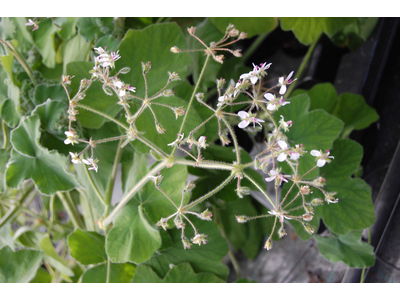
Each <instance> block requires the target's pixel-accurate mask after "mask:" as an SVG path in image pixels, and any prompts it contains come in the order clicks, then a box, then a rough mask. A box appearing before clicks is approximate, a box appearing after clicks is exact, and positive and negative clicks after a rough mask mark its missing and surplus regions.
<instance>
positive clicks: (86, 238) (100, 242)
mask: <svg viewBox="0 0 400 300" xmlns="http://www.w3.org/2000/svg"><path fill="white" fill-rule="evenodd" d="M105 243H106V239H105V237H104V236H102V235H100V234H98V233H96V232H91V231H84V230H82V229H79V228H78V229H76V230H75V231H74V232H73V233H71V234H70V235H69V236H68V246H69V248H70V249H71V252H70V254H71V256H72V257H73V258H75V259H76V260H77V261H79V262H80V263H81V264H83V265H90V264H97V263H102V262H106V261H107V254H106V249H105Z"/></svg>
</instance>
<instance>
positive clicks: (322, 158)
mask: <svg viewBox="0 0 400 300" xmlns="http://www.w3.org/2000/svg"><path fill="white" fill-rule="evenodd" d="M310 154H311V155H312V156H315V157H317V166H318V167H320V168H321V167H323V166H325V163H327V162H328V163H329V162H331V160H330V159H331V158H332V159H333V158H334V157H333V156H329V154H330V152H329V150H326V152H325V153H323V152H322V151H321V150H320V151H318V150H311V151H310Z"/></svg>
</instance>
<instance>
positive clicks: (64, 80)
mask: <svg viewBox="0 0 400 300" xmlns="http://www.w3.org/2000/svg"><path fill="white" fill-rule="evenodd" d="M61 78H62V83H63V84H71V79H72V78H74V76H72V77H71V76H69V75H62V77H61Z"/></svg>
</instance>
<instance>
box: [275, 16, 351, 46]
mask: <svg viewBox="0 0 400 300" xmlns="http://www.w3.org/2000/svg"><path fill="white" fill-rule="evenodd" d="M356 20H357V18H333V17H327V18H320V17H317V18H315V17H307V18H304V17H290V18H289V17H287V18H280V21H281V27H282V29H283V30H286V31H288V30H292V31H293V33H294V35H295V36H296V37H297V39H298V40H299V41H300V42H301V43H303V44H305V45H310V44H311V43H312V42H314V41H316V40H317V39H318V38H319V36H320V35H321V34H322V33H326V34H327V35H328V36H329V37H331V36H333V35H334V34H335V33H336V32H338V31H339V30H341V29H343V28H344V27H345V26H347V25H349V24H351V23H353V22H355V21H356Z"/></svg>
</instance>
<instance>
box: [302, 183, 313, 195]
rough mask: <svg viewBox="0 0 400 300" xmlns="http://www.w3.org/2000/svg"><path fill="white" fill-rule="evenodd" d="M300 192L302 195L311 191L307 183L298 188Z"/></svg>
mask: <svg viewBox="0 0 400 300" xmlns="http://www.w3.org/2000/svg"><path fill="white" fill-rule="evenodd" d="M300 192H301V193H302V194H303V195H308V194H310V193H312V192H311V190H310V187H309V186H308V185H303V186H302V187H301V188H300Z"/></svg>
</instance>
